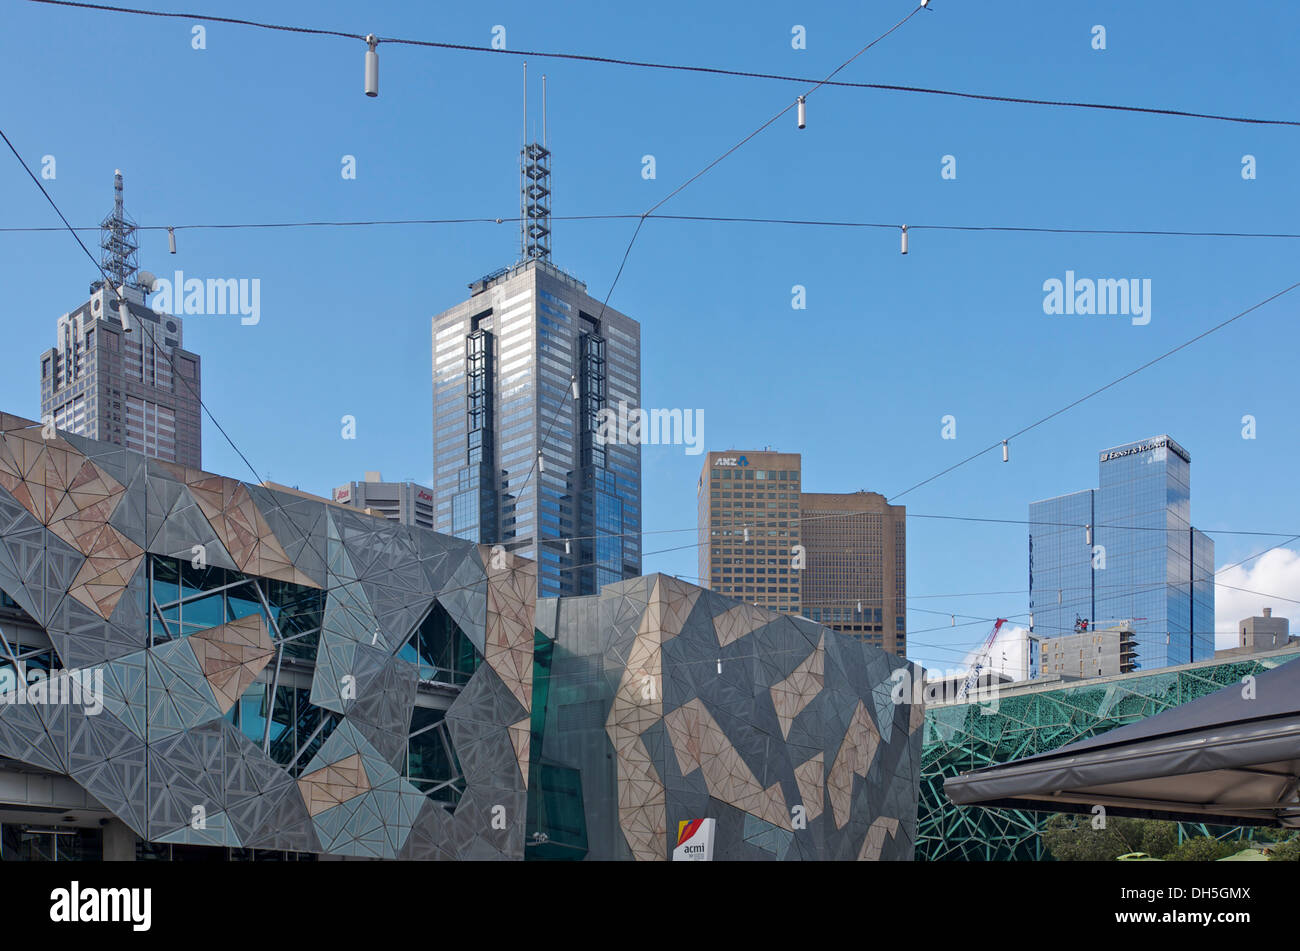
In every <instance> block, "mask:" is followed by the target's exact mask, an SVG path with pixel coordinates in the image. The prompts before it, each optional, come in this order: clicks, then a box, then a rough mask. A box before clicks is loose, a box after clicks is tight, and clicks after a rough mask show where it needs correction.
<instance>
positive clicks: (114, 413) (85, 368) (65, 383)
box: [41, 172, 202, 468]
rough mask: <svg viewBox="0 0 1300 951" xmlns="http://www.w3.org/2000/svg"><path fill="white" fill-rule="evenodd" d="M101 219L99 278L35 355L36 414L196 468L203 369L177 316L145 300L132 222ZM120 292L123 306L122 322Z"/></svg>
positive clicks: (117, 216)
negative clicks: (38, 397) (38, 409)
mask: <svg viewBox="0 0 1300 951" xmlns="http://www.w3.org/2000/svg"><path fill="white" fill-rule="evenodd" d="M115 189H116V199H115V206H114V211H113V213H112V214H110V215H109V216H108V217H107V218H105V219H104V222H103V225H102V235H103V239H102V241H101V244H102V247H103V249H104V261H103V266H104V271H105V273H106V274H108V275H109V277H110V280H112V281H114V283H115V286H116V287H117V288H118V292H117V293H114V291H113V290H112V289H111V288H109V287H107V286H105V285H104V283H103V281H97V282H95V284H93V285H91V293H90V297H89V299H88V300H86V301H85V302H84V303H83V304H81V305H80V306H79V307H77V308H76V309H74V310H72V311H70V312H68V313H66V314H64V315H63V316H62V317H60V318H59V320H58V327H57V334H58V338H57V342H56V343H55V345H54V347H52V348H51V349H49V350H47V351H45V353H43V354H41V419H42V422H53V425H54V426H55V428H57V429H59V430H62V431H64V432H70V433H76V434H77V435H79V436H86V437H88V438H90V439H98V440H101V441H103V442H110V443H114V444H116V445H119V446H124V447H126V448H127V449H131V450H133V451H135V452H142V453H144V454H145V455H149V456H154V457H156V458H159V459H165V460H167V461H168V462H176V463H179V464H181V465H185V466H193V467H196V468H197V467H199V466H200V465H201V464H202V426H201V423H202V420H201V417H200V411H201V407H200V394H201V392H202V379H201V377H202V373H201V370H202V367H201V364H200V360H199V357H198V355H197V354H194V353H191V352H190V351H188V350H186V349H185V347H184V342H185V337H184V325H183V321H182V320H181V318H179V317H174V316H172V315H170V314H158V313H156V312H155V311H154V310H153V309H152V308H151V307H148V306H146V304H145V289H144V288H143V287H142V286H141V285H140V284H138V283H137V281H136V274H137V269H136V263H135V261H136V244H135V240H134V232H135V226H134V225H133V224H132V223H131V222H130V219H128V218H127V217H126V214H125V212H124V210H123V206H122V173H121V172H118V173H117V176H116V180H115ZM118 294H121V296H122V298H123V302H122V303H123V306H124V308H125V309H126V311H127V314H126V323H125V325H124V324H123V320H122V314H121V310H120V308H119V306H118Z"/></svg>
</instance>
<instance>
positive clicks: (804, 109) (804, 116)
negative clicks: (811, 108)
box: [799, 96, 808, 129]
mask: <svg viewBox="0 0 1300 951" xmlns="http://www.w3.org/2000/svg"><path fill="white" fill-rule="evenodd" d="M806 98H807V97H805V96H800V97H799V128H801V129H802V128H803V127H804V126H806V125H807V124H808V104H807V102H806Z"/></svg>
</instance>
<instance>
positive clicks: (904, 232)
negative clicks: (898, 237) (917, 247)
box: [903, 225, 907, 254]
mask: <svg viewBox="0 0 1300 951" xmlns="http://www.w3.org/2000/svg"><path fill="white" fill-rule="evenodd" d="M903 253H904V254H906V253H907V225H903Z"/></svg>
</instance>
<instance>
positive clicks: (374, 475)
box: [332, 472, 433, 528]
mask: <svg viewBox="0 0 1300 951" xmlns="http://www.w3.org/2000/svg"><path fill="white" fill-rule="evenodd" d="M332 499H333V501H335V502H337V503H339V504H340V505H346V506H348V507H349V508H354V509H360V510H361V511H369V512H370V513H371V514H374V515H382V516H383V517H384V518H386V519H388V520H389V521H390V522H398V523H400V524H402V525H418V526H420V527H421V528H433V489H430V488H429V487H428V486H423V485H420V484H419V483H418V482H385V481H384V477H383V476H382V475H381V474H380V473H378V472H367V473H366V478H365V481H364V482H349V483H347V484H346V485H341V486H339V487H338V488H337V489H335V490H334V492H333V493H332Z"/></svg>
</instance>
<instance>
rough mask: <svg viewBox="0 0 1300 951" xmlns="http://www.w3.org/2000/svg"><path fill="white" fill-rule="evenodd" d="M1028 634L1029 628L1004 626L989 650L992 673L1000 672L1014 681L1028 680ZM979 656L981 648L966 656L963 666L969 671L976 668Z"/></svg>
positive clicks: (989, 666) (989, 664)
mask: <svg viewBox="0 0 1300 951" xmlns="http://www.w3.org/2000/svg"><path fill="white" fill-rule="evenodd" d="M1028 633H1029V628H1027V627H1020V626H1018V625H1017V626H1014V627H1013V626H1011V625H1010V624H1004V625H1003V626H1002V630H1000V631H998V636H997V638H996V639H995V640H994V641H993V644H992V646H990V648H989V656H988V664H987V668H988V669H989V670H992V671H1000V672H1001V673H1004V674H1006V675H1007V676H1008V677H1011V678H1012V679H1013V680H1024V679H1025V678H1027V677H1028V676H1029V673H1028V671H1029V658H1028V657H1026V656H1025V650H1026V648H1027V646H1028V642H1027V641H1026V639H1025V635H1026V634H1028ZM979 655H980V650H979V648H975V649H974V650H972V651H971V652H970V653H969V654H967V655H966V658H965V660H963V661H962V665H963V666H964V667H965V668H966V669H967V670H969V669H970V668H971V667H973V666H974V664H975V661H976V659H977V658H978V657H979Z"/></svg>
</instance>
